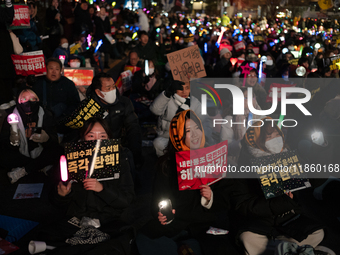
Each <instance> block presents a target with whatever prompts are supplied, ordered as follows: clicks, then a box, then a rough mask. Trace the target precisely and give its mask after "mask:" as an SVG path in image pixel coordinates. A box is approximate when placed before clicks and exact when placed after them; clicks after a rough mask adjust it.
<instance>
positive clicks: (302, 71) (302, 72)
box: [296, 66, 306, 77]
mask: <svg viewBox="0 0 340 255" xmlns="http://www.w3.org/2000/svg"><path fill="white" fill-rule="evenodd" d="M296 74H297V75H298V76H300V77H301V76H304V75H305V74H306V68H305V67H304V66H299V67H298V68H296Z"/></svg>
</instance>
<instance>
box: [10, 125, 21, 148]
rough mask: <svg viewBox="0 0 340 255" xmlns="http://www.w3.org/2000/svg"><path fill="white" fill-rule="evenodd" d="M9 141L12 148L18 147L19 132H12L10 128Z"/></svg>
mask: <svg viewBox="0 0 340 255" xmlns="http://www.w3.org/2000/svg"><path fill="white" fill-rule="evenodd" d="M9 141H10V142H11V144H12V145H13V146H19V143H20V136H19V132H18V131H17V132H14V131H13V130H12V127H11V135H10V137H9Z"/></svg>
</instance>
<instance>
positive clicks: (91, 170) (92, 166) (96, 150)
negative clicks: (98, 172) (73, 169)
mask: <svg viewBox="0 0 340 255" xmlns="http://www.w3.org/2000/svg"><path fill="white" fill-rule="evenodd" d="M100 142H101V140H100V139H98V140H97V143H96V148H95V150H94V154H93V158H92V161H91V168H90V171H89V174H87V172H86V178H91V175H92V174H93V171H94V165H95V164H96V158H97V154H98V151H99V147H100Z"/></svg>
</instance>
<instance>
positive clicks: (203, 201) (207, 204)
mask: <svg viewBox="0 0 340 255" xmlns="http://www.w3.org/2000/svg"><path fill="white" fill-rule="evenodd" d="M213 200H214V193H213V192H212V191H211V199H210V201H208V200H207V199H206V198H205V197H201V205H202V206H203V207H204V208H207V209H210V208H211V206H212V204H213Z"/></svg>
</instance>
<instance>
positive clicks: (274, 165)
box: [251, 151, 311, 199]
mask: <svg viewBox="0 0 340 255" xmlns="http://www.w3.org/2000/svg"><path fill="white" fill-rule="evenodd" d="M251 164H252V165H253V166H258V168H257V175H258V177H259V181H260V184H261V188H262V191H263V193H264V196H265V197H266V199H269V198H272V197H277V196H280V195H282V194H284V193H286V192H289V191H290V192H293V191H296V190H300V189H304V188H308V187H311V184H310V182H309V180H308V179H306V178H304V172H303V170H302V166H301V164H300V160H299V157H298V156H297V155H296V152H295V151H286V152H282V153H278V154H273V155H269V156H264V157H259V158H253V159H251ZM271 169H273V170H271Z"/></svg>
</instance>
